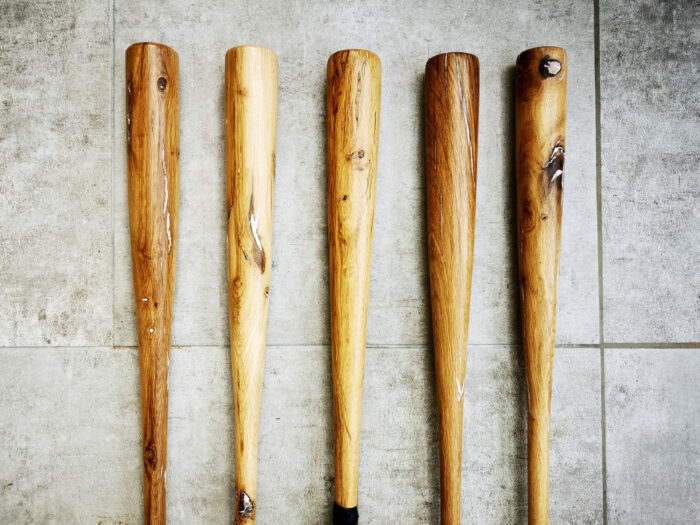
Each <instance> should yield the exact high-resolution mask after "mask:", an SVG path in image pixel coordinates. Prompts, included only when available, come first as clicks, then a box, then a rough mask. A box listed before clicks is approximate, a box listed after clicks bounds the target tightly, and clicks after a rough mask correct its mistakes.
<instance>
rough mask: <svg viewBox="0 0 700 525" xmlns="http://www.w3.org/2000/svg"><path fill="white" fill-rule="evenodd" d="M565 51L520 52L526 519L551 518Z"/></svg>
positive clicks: (533, 523) (540, 522) (541, 524)
mask: <svg viewBox="0 0 700 525" xmlns="http://www.w3.org/2000/svg"><path fill="white" fill-rule="evenodd" d="M565 124H566V52H565V51H564V50H563V49H560V48H558V47H537V48H533V49H529V50H527V51H525V52H523V53H521V54H520V56H518V60H517V63H516V94H515V149H516V152H515V156H516V208H517V210H516V211H517V243H518V254H519V271H520V306H521V316H522V328H523V350H524V353H525V377H526V385H527V402H528V419H527V422H528V430H527V436H528V445H527V480H528V520H529V523H530V525H546V524H547V523H549V421H550V412H551V398H552V361H553V358H554V343H555V329H556V310H557V307H556V305H557V275H558V272H559V246H560V239H561V212H562V208H561V193H562V175H563V169H564V148H565V145H564V128H565Z"/></svg>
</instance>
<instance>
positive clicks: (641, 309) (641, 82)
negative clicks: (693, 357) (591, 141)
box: [600, 0, 700, 342]
mask: <svg viewBox="0 0 700 525" xmlns="http://www.w3.org/2000/svg"><path fill="white" fill-rule="evenodd" d="M698 20H700V5H698V3H697V2H695V1H690V0H685V1H677V2H655V1H653V0H644V1H639V2H614V1H610V0H605V1H603V2H601V8H600V53H601V55H600V98H601V99H600V104H601V161H602V198H603V210H602V212H603V257H604V263H603V277H604V293H605V298H604V312H605V341H607V342H689V341H698V340H699V339H700V323H699V322H698V319H700V243H699V242H698V239H699V238H700V213H699V212H698V210H699V209H700V208H698V202H699V201H700V186H699V185H698V180H699V179H698V176H699V174H700V170H698V162H699V161H700V154H699V153H698V148H697V145H698V121H699V119H700V92H699V91H698V87H697V84H698V73H697V68H698V64H699V63H700V32H698V29H697V27H698Z"/></svg>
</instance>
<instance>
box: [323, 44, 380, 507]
mask: <svg viewBox="0 0 700 525" xmlns="http://www.w3.org/2000/svg"><path fill="white" fill-rule="evenodd" d="M380 91H381V63H380V61H379V57H377V56H376V55H375V54H373V53H371V52H369V51H364V50H358V49H351V50H346V51H339V52H337V53H335V54H334V55H332V56H331V57H330V59H329V60H328V85H327V99H326V104H327V132H328V135H327V138H328V158H327V162H328V244H329V249H330V299H331V344H332V367H333V410H334V421H335V502H336V503H337V504H338V505H340V506H341V507H343V508H354V507H356V506H357V475H358V462H359V452H360V414H361V408H362V378H363V374H364V360H365V340H366V335H367V301H368V296H369V275H370V259H371V253H372V226H373V223H374V202H375V189H376V178H377V152H378V144H379V103H380Z"/></svg>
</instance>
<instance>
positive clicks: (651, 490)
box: [605, 348, 700, 524]
mask: <svg viewBox="0 0 700 525" xmlns="http://www.w3.org/2000/svg"><path fill="white" fill-rule="evenodd" d="M698 370H700V351H699V350H698V349H668V348H666V349H650V348H643V349H618V348H616V349H607V350H605V441H606V459H607V461H606V465H607V489H608V490H607V497H608V520H609V523H629V524H644V523H688V524H690V523H698V522H699V521H700V488H699V487H700V441H698V435H699V434H700V422H699V420H698V407H700V390H698V384H697V383H698Z"/></svg>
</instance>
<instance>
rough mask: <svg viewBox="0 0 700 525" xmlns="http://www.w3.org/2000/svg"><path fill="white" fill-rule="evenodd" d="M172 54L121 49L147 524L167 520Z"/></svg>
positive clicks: (176, 130)
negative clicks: (123, 69)
mask: <svg viewBox="0 0 700 525" xmlns="http://www.w3.org/2000/svg"><path fill="white" fill-rule="evenodd" d="M178 91H179V82H178V56H177V53H176V52H175V51H174V50H173V49H171V48H169V47H167V46H164V45H161V44H152V43H141V44H134V45H132V46H131V47H129V48H128V49H127V50H126V149H127V179H128V193H129V226H130V233H131V263H132V271H133V278H134V294H135V298H136V320H137V326H138V341H139V368H140V377H141V421H142V435H143V469H144V476H143V494H144V520H145V523H148V524H164V523H165V468H166V451H167V431H168V365H169V363H170V329H171V324H172V307H173V292H174V287H175V251H176V250H175V249H176V246H177V208H178V185H179V182H178V178H179V155H180V151H179V149H180V127H179V126H180V118H179V93H178Z"/></svg>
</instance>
